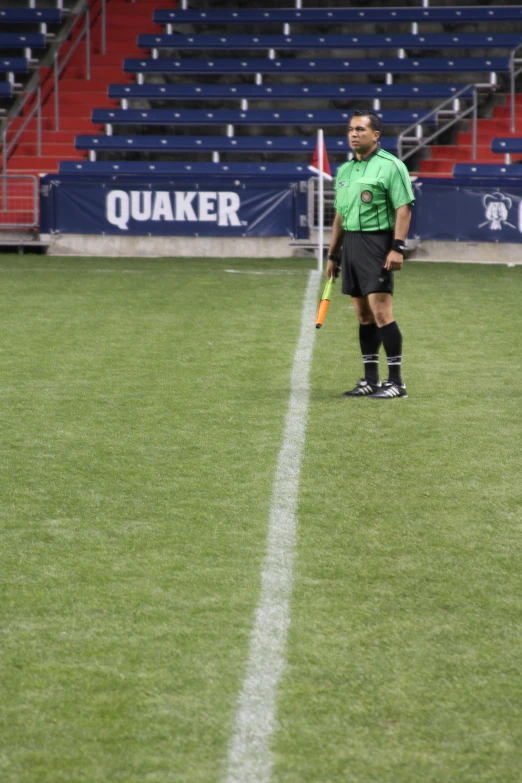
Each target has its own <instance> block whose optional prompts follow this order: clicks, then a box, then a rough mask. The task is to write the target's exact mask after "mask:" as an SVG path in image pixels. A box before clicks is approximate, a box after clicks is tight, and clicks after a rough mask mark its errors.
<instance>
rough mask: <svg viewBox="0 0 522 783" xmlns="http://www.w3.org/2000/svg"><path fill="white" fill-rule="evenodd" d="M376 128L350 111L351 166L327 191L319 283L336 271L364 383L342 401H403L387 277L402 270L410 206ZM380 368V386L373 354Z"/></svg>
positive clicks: (403, 175)
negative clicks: (355, 328) (329, 214)
mask: <svg viewBox="0 0 522 783" xmlns="http://www.w3.org/2000/svg"><path fill="white" fill-rule="evenodd" d="M380 135H381V121H380V119H379V117H378V116H377V115H376V114H374V112H372V111H362V110H356V111H354V113H353V116H352V117H351V119H350V124H349V125H348V143H349V145H350V147H351V149H352V150H353V153H354V158H353V160H350V161H348V163H345V164H344V165H342V166H341V167H340V168H339V170H338V172H337V178H336V183H335V189H336V198H335V211H336V215H335V219H334V222H333V227H332V239H331V242H330V248H329V250H328V264H327V267H326V276H327V277H328V278H330V277H336V276H337V274H338V273H339V265H340V266H341V269H342V292H343V294H348V295H349V296H351V297H352V302H353V306H354V309H355V313H356V315H357V318H358V319H359V341H360V345H361V353H362V359H363V365H364V377H363V378H361V380H360V381H358V382H357V384H356V385H355V387H354V388H353V389H351V390H350V391H347V392H344V395H343V396H344V397H366V396H369V397H371V399H393V398H394V397H407V396H408V395H407V393H406V386H405V384H404V383H403V381H402V378H401V359H402V335H401V331H400V329H399V327H398V325H397V322H396V321H395V319H394V317H393V310H392V295H393V272H394V271H399V270H400V269H401V267H402V261H403V252H404V249H405V240H406V236H407V234H408V228H409V225H410V217H411V213H410V208H411V205H412V204H413V202H414V201H415V196H414V195H413V190H412V187H411V183H410V176H409V174H408V170H407V168H406V166H405V165H404V163H403V162H402V161H401V160H399V159H398V158H396V157H395V155H391V154H390V153H389V152H385V151H384V150H382V149H381V148H380V146H379V136H380ZM381 343H382V345H383V346H384V350H385V352H386V357H387V360H388V380H386V381H384V383H382V384H381V383H380V381H379V348H380V346H381Z"/></svg>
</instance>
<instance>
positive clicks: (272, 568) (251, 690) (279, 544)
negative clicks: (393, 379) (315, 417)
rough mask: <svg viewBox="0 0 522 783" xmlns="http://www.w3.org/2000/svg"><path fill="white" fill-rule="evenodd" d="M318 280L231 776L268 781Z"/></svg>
mask: <svg viewBox="0 0 522 783" xmlns="http://www.w3.org/2000/svg"><path fill="white" fill-rule="evenodd" d="M320 280H321V276H320V273H319V272H317V271H313V272H310V277H309V281H308V287H307V289H306V294H305V299H304V305H303V314H302V320H301V333H300V335H299V341H298V344H297V349H296V352H295V354H294V363H293V367H292V376H291V388H290V399H289V403H288V413H287V416H286V423H285V430H284V435H283V443H282V446H281V450H280V452H279V458H278V462H277V468H276V473H275V479H274V487H273V494H272V503H271V506H270V522H269V528H268V537H267V545H266V554H265V559H264V562H263V568H262V574H261V595H260V598H259V603H258V606H257V609H256V614H255V621H254V627H253V630H252V635H251V638H250V649H249V654H248V662H247V669H246V674H245V679H244V681H243V687H242V690H241V694H240V696H239V701H238V707H237V713H236V719H235V727H234V734H233V737H232V741H231V744H230V749H229V755H228V767H227V775H226V782H227V783H268V781H269V780H270V775H271V769H272V753H271V749H270V743H271V738H272V734H273V733H274V728H275V724H276V699H277V688H278V684H279V681H280V679H281V675H282V672H283V669H284V665H285V644H286V636H287V631H288V627H289V625H290V597H291V592H292V579H293V560H294V549H295V538H296V529H297V499H298V489H299V473H300V468H301V457H302V454H303V447H304V442H305V430H306V420H307V415H308V400H309V396H310V391H309V375H310V365H311V360H312V352H313V346H314V339H315V331H316V330H315V323H314V318H315V313H316V307H317V298H318V293H319V283H320Z"/></svg>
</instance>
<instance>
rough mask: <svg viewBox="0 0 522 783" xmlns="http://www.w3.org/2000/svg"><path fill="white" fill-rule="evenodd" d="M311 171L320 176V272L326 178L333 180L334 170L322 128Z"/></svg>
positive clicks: (318, 134) (318, 266) (321, 269)
mask: <svg viewBox="0 0 522 783" xmlns="http://www.w3.org/2000/svg"><path fill="white" fill-rule="evenodd" d="M308 168H309V169H310V171H313V172H314V174H317V175H318V177H319V188H318V193H317V197H318V199H319V203H318V210H317V213H318V224H319V225H318V229H319V237H318V240H319V241H318V243H317V269H318V270H319V272H322V271H323V251H324V180H325V179H329V180H332V179H333V177H332V172H331V170H330V163H329V162H328V155H327V152H326V147H325V144H324V133H323V131H322V129H319V130H318V131H317V144H316V147H315V152H314V156H313V158H312V165H311V166H308Z"/></svg>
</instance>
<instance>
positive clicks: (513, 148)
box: [491, 138, 522, 164]
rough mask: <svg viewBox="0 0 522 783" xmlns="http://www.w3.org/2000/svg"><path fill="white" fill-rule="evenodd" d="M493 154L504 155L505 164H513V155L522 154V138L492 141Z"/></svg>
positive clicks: (495, 139)
mask: <svg viewBox="0 0 522 783" xmlns="http://www.w3.org/2000/svg"><path fill="white" fill-rule="evenodd" d="M491 152H495V153H497V154H500V155H504V156H505V157H504V163H507V164H509V163H511V156H512V155H513V154H519V155H520V154H522V138H518V139H517V138H507V139H504V138H494V139H492V141H491Z"/></svg>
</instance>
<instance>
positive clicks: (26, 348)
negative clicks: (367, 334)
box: [0, 255, 522, 783]
mask: <svg viewBox="0 0 522 783" xmlns="http://www.w3.org/2000/svg"><path fill="white" fill-rule="evenodd" d="M312 267H313V262H308V261H291V260H284V261H246V260H237V259H234V260H208V259H207V260H187V259H185V260H183V259H174V260H168V259H105V258H96V259H90V258H79V259H60V258H51V257H41V256H35V257H31V256H24V257H19V256H9V255H3V256H0V276H1V291H2V294H1V296H2V307H1V310H0V323H1V335H2V337H1V343H0V349H1V353H0V357H1V360H2V381H3V383H2V387H1V394H0V401H1V437H0V461H1V462H0V466H1V484H0V526H1V541H2V546H1V548H0V581H1V591H2V599H1V603H0V612H1V622H0V634H1V650H2V655H1V658H0V672H1V680H0V687H1V694H2V696H1V705H2V706H1V708H0V737H1V739H0V780H1V781H2V783H108V781H111V783H114V782H117V781H119V782H122V783H172V782H173V781H175V782H176V783H218V782H220V781H222V780H223V778H224V776H225V773H226V764H227V749H228V746H229V743H230V738H231V734H232V727H233V722H234V715H235V709H236V703H237V698H238V694H239V692H240V689H241V684H242V679H243V675H244V672H245V665H246V659H247V655H248V645H249V635H250V630H251V628H252V623H253V617H254V613H255V608H256V604H257V600H258V597H259V591H260V569H261V564H262V561H263V555H264V551H265V541H266V532H267V523H268V517H269V511H270V503H271V492H272V485H273V480H274V471H275V467H276V462H277V457H278V452H279V448H280V445H281V439H282V433H283V427H284V421H285V415H286V408H287V403H288V396H289V383H290V370H291V366H292V361H293V356H294V351H295V348H296V342H297V339H298V335H299V330H300V321H301V312H302V306H303V297H304V294H305V289H306V286H307V281H308V274H309V270H310V269H312ZM229 269H234V270H236V272H235V273H232V272H229V271H226V270H229ZM260 272H262V274H260ZM521 301H522V267H520V266H518V267H516V268H507V267H502V266H480V265H456V264H419V263H409V264H407V265H406V268H405V270H404V271H403V272H401V274H400V276H399V277H398V280H397V297H396V311H395V314H396V317H397V320H398V322H399V323H400V326H401V328H402V331H403V333H404V337H405V341H404V356H405V360H404V377H405V380H406V382H407V385H408V393H409V398H408V399H407V400H390V401H381V402H377V401H371V400H368V399H363V400H346V399H343V398H341V397H340V393H341V392H342V391H344V390H345V389H347V388H349V386H350V385H353V382H354V381H355V380H357V378H358V377H360V374H361V369H360V357H359V348H358V344H357V339H356V335H357V329H356V325H355V318H354V315H353V312H352V311H351V309H350V307H349V301H348V299H347V298H346V297H341V295H340V294H339V293H338V292H336V295H335V297H334V299H333V301H332V304H331V307H330V311H329V313H328V316H327V321H326V323H325V326H324V327H323V329H322V330H321V331H319V332H317V333H316V344H315V349H314V362H313V368H312V377H311V397H310V408H309V418H308V427H307V438H306V446H305V453H304V458H303V464H302V466H301V477H300V496H299V528H298V541H297V552H296V560H295V577H294V590H293V600H292V618H291V628H290V636H289V639H288V644H287V648H286V659H287V666H286V670H285V675H284V678H283V681H282V683H281V687H280V690H279V700H278V713H277V721H278V726H277V730H276V732H275V735H274V738H273V753H274V768H273V775H272V782H271V783H344V782H345V781H350V783H419V781H426V782H427V783H477V782H480V783H482V782H484V783H485V782H486V781H487V782H488V783H493V782H494V783H497V782H498V783H518V782H519V781H520V779H521V766H520V748H521V747H522V626H521V595H522V576H521V569H520V555H521V549H522V547H521V540H522V481H521V478H520V473H521V459H520V451H521V443H522V427H521V421H522V415H521V414H522V394H521V389H522V366H521V356H522V329H521V316H520V302H521ZM310 328H311V329H313V324H311V325H310ZM244 783H253V782H251V781H244Z"/></svg>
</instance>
